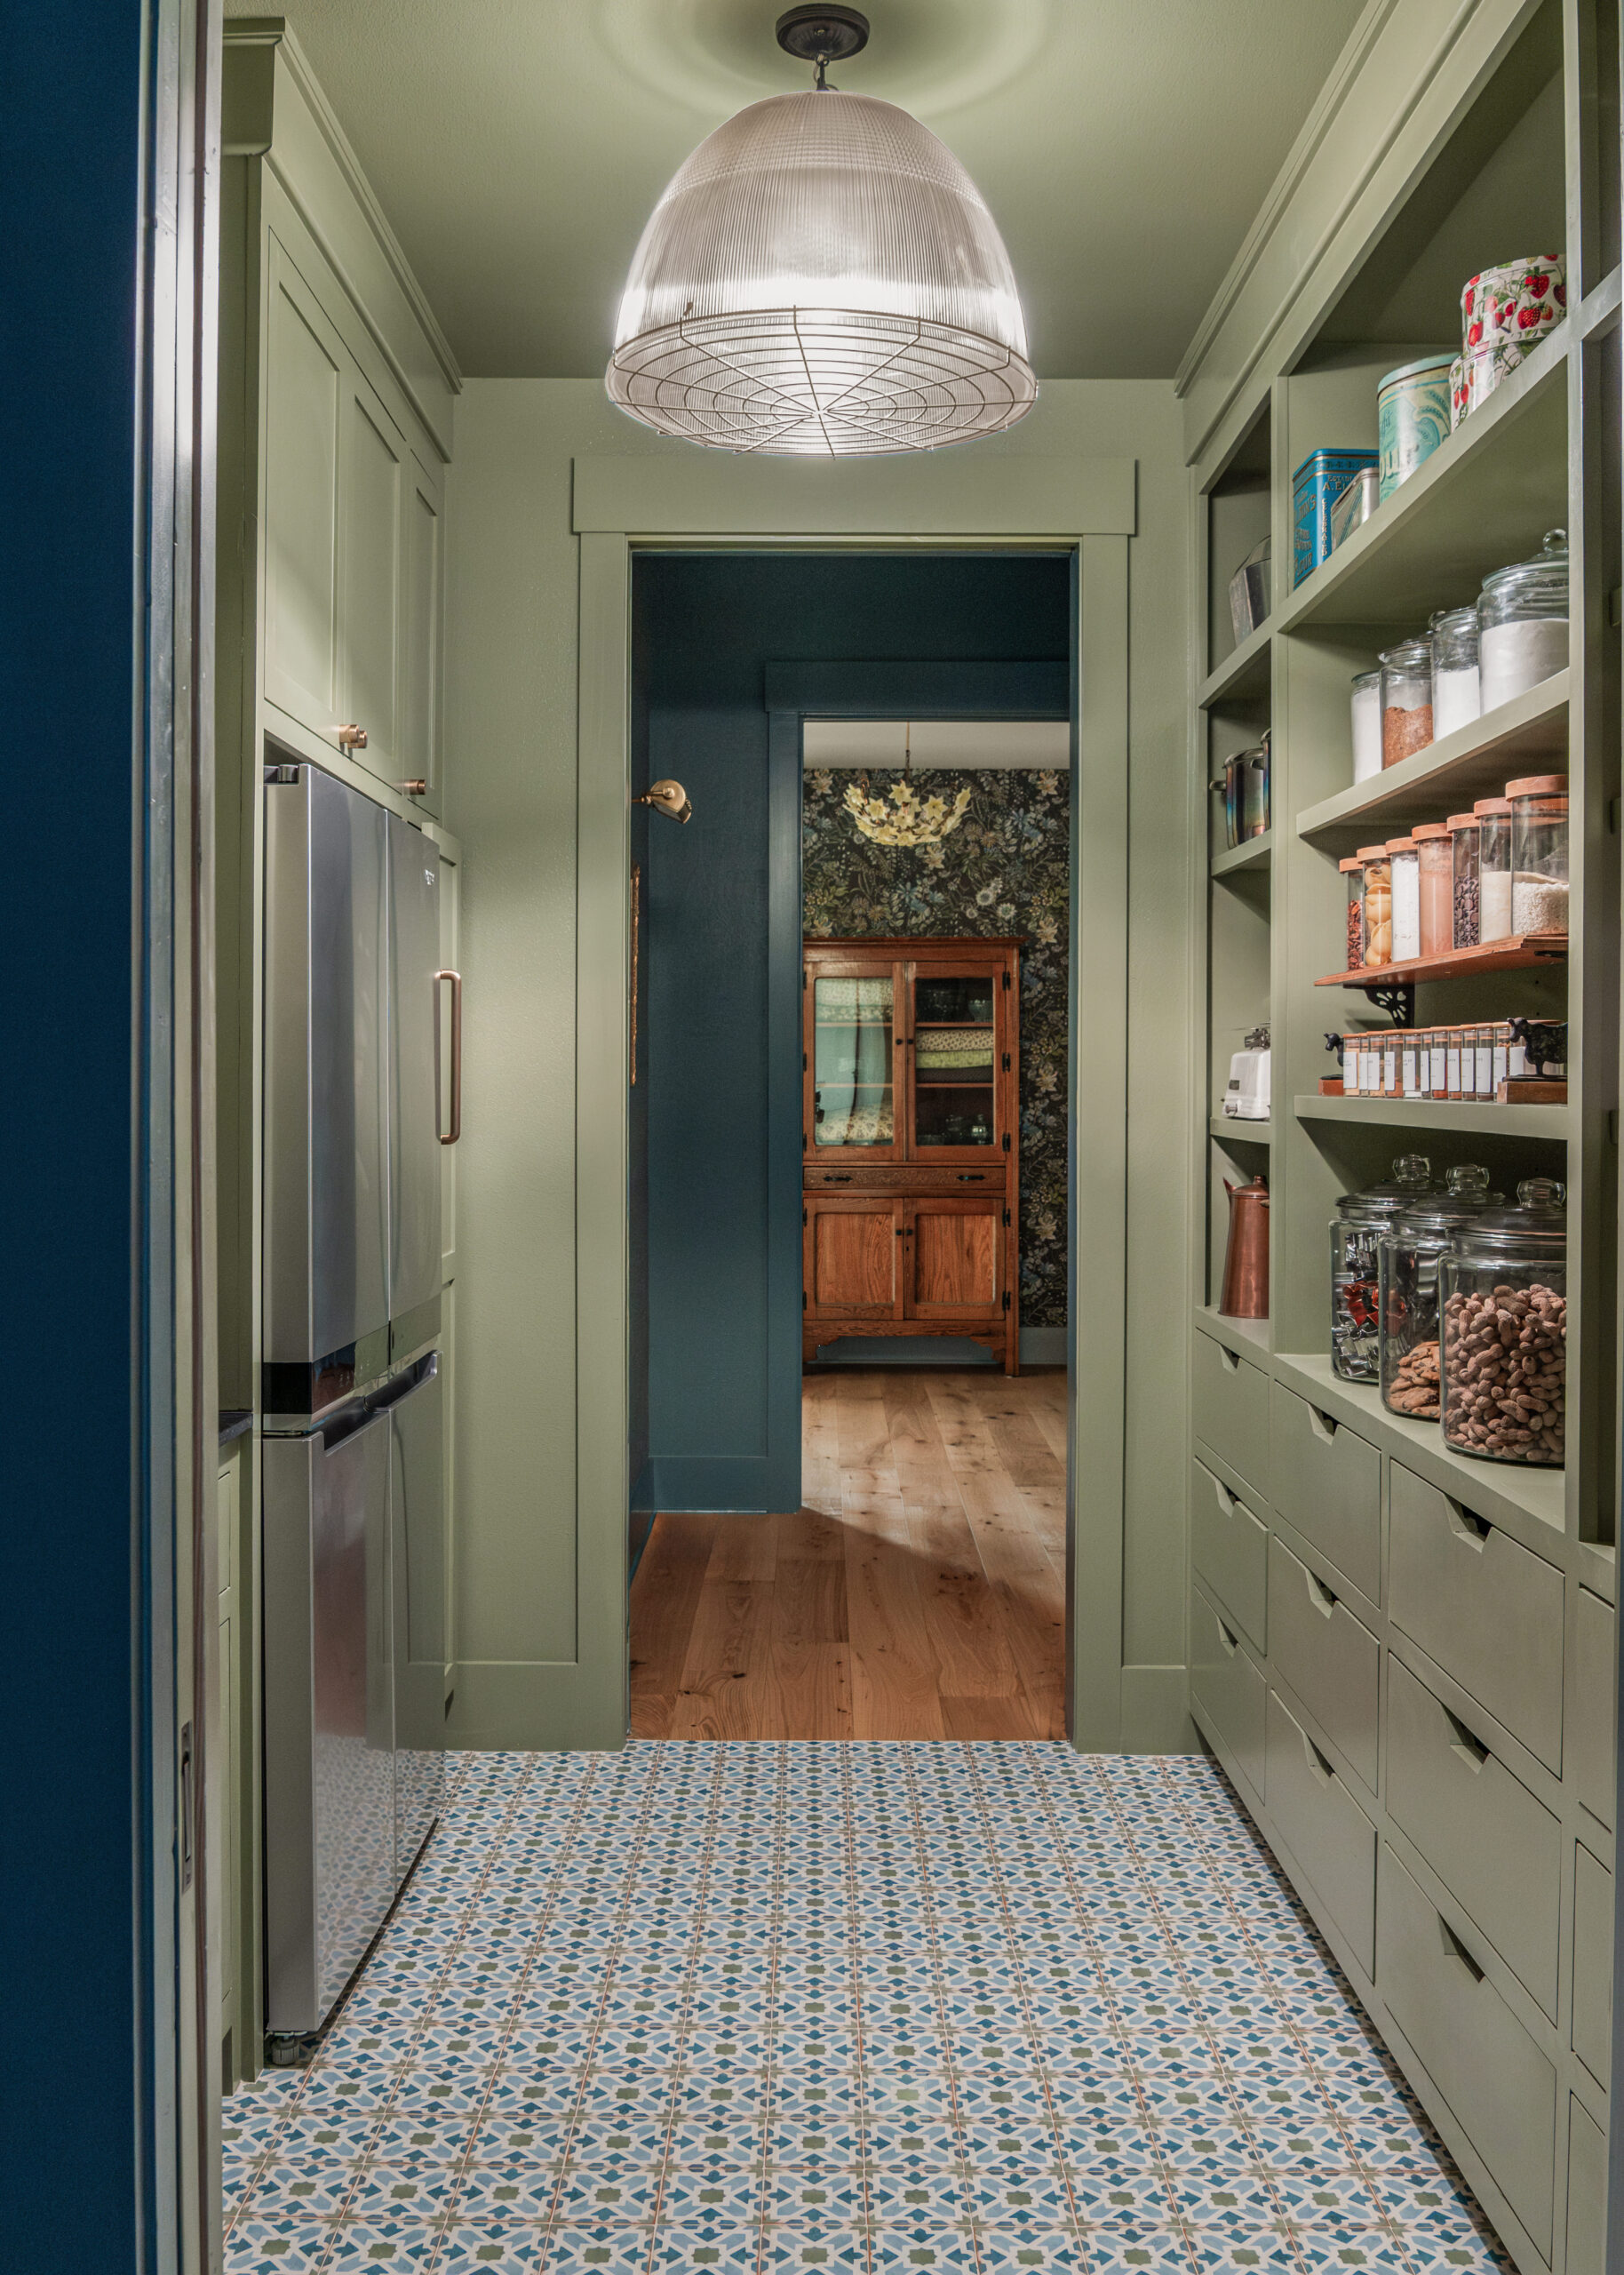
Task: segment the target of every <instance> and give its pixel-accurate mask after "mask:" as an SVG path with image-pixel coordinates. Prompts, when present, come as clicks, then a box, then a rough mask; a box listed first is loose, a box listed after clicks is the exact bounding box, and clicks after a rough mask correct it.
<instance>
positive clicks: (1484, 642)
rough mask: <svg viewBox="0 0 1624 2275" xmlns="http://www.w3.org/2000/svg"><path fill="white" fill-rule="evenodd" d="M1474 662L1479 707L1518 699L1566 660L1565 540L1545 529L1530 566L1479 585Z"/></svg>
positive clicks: (1563, 666) (1562, 534) (1560, 668)
mask: <svg viewBox="0 0 1624 2275" xmlns="http://www.w3.org/2000/svg"><path fill="white" fill-rule="evenodd" d="M1477 619H1478V625H1479V627H1480V628H1479V632H1478V641H1477V661H1478V675H1479V689H1480V692H1481V695H1482V699H1483V708H1484V709H1485V711H1493V709H1494V708H1495V707H1496V706H1497V705H1499V704H1501V703H1509V702H1510V701H1511V700H1512V699H1513V698H1514V697H1516V696H1518V695H1524V694H1526V693H1527V691H1528V690H1529V689H1530V688H1531V687H1537V686H1538V685H1539V683H1540V681H1541V680H1545V679H1549V677H1550V676H1551V675H1552V673H1553V672H1559V671H1564V670H1565V669H1566V667H1567V660H1568V540H1567V531H1565V530H1550V531H1547V533H1546V539H1545V543H1544V546H1543V547H1541V549H1540V552H1539V553H1538V554H1537V555H1535V557H1534V558H1533V559H1532V561H1517V562H1513V563H1512V564H1511V566H1510V567H1509V569H1497V570H1495V571H1494V573H1493V576H1491V577H1485V579H1484V580H1483V592H1482V595H1481V596H1480V598H1479V600H1478V603H1477Z"/></svg>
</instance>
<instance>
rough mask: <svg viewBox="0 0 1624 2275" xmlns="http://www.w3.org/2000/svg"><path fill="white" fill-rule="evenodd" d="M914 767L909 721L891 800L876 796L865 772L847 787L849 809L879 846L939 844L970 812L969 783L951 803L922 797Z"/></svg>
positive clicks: (858, 824)
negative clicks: (917, 789)
mask: <svg viewBox="0 0 1624 2275" xmlns="http://www.w3.org/2000/svg"><path fill="white" fill-rule="evenodd" d="M912 769H913V722H912V720H910V722H909V723H908V730H907V739H906V742H905V744H904V750H903V770H902V776H901V778H900V780H898V781H896V782H893V783H892V785H891V793H890V802H889V803H888V802H887V801H886V800H885V799H884V798H876V797H875V796H873V794H872V792H871V791H870V788H869V779H868V776H867V775H866V774H864V776H863V777H862V778H861V779H860V780H858V781H856V782H853V783H850V784H848V786H847V791H846V810H847V812H848V814H849V815H850V816H851V818H852V819H853V821H854V822H856V826H857V827H858V829H859V830H860V831H861V832H862V834H863V835H864V837H871V838H872V839H873V841H874V842H875V844H876V845H940V843H941V842H942V840H943V838H944V837H947V836H949V835H951V833H952V832H953V831H954V830H956V829H957V828H958V826H959V823H960V822H961V821H962V820H963V819H964V818H965V815H966V814H967V812H968V811H969V806H970V788H969V785H968V783H966V785H965V786H964V788H963V789H962V790H960V791H959V794H958V796H957V797H956V798H955V799H954V800H953V801H952V802H951V804H950V803H949V802H948V801H947V800H946V799H945V798H921V797H920V796H919V794H918V793H917V792H916V791H915V789H914V786H913V778H912Z"/></svg>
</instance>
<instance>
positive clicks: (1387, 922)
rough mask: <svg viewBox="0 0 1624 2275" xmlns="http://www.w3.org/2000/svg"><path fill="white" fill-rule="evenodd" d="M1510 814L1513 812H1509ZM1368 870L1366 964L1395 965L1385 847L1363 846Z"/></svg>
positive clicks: (1361, 852)
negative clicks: (1392, 963)
mask: <svg viewBox="0 0 1624 2275" xmlns="http://www.w3.org/2000/svg"><path fill="white" fill-rule="evenodd" d="M1506 810H1507V812H1508V813H1509V812H1510V808H1509V807H1508V808H1507V809H1506ZM1359 859H1360V861H1361V862H1362V863H1363V865H1364V869H1365V963H1366V964H1367V965H1370V964H1381V963H1391V962H1392V961H1393V865H1392V863H1391V862H1390V861H1389V858H1388V853H1387V848H1386V846H1385V845H1361V846H1360V848H1359Z"/></svg>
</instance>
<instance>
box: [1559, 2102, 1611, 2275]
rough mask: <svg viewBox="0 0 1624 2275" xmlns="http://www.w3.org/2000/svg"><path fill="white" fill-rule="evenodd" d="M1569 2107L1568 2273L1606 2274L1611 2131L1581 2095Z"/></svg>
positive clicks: (1573, 2274)
mask: <svg viewBox="0 0 1624 2275" xmlns="http://www.w3.org/2000/svg"><path fill="white" fill-rule="evenodd" d="M1569 2111H1570V2113H1569V2117H1568V2236H1567V2258H1566V2263H1565V2264H1566V2268H1567V2275H1606V2265H1607V2135H1605V2134H1604V2132H1603V2131H1602V2128H1601V2127H1600V2126H1599V2125H1598V2124H1597V2123H1596V2119H1594V2118H1593V2117H1592V2116H1591V2115H1590V2114H1589V2112H1588V2110H1587V2109H1586V2108H1585V2105H1584V2103H1582V2102H1581V2101H1580V2099H1579V2098H1578V2096H1577V2095H1575V2096H1574V2097H1573V2099H1572V2101H1571V2103H1569Z"/></svg>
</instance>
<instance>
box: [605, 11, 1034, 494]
mask: <svg viewBox="0 0 1624 2275" xmlns="http://www.w3.org/2000/svg"><path fill="white" fill-rule="evenodd" d="M777 33H778V44H779V45H780V46H781V47H783V48H784V49H785V50H786V52H789V53H790V54H792V55H795V56H797V57H799V58H800V59H801V60H803V61H808V62H812V63H815V64H816V67H817V78H816V84H815V86H814V87H813V88H812V89H811V90H810V91H809V92H807V93H805V94H799V95H774V96H772V97H770V98H769V99H768V100H767V101H765V102H759V103H752V104H751V105H750V107H749V108H747V109H745V110H742V111H740V112H738V113H737V115H736V116H735V117H733V118H730V119H729V120H728V123H727V124H726V125H725V126H720V127H718V128H717V130H716V132H715V133H714V134H712V135H711V136H710V137H709V138H708V139H707V140H705V141H704V142H702V143H701V144H700V145H699V148H697V150H696V151H695V152H694V153H693V155H692V156H691V157H689V159H688V160H687V161H686V162H685V164H683V165H681V167H679V169H678V171H677V172H676V174H675V175H674V177H673V180H672V181H671V183H670V185H669V186H668V188H666V191H665V196H663V197H662V198H661V200H660V202H659V204H657V206H656V207H655V209H654V212H653V214H652V215H651V216H650V218H649V226H648V228H646V229H645V230H644V231H643V235H642V242H641V243H640V244H639V246H638V248H637V254H636V258H635V259H633V263H632V271H631V275H630V276H629V277H628V278H627V280H626V289H625V296H624V298H623V299H622V300H621V303H620V317H619V322H618V323H617V327H616V333H615V352H614V355H612V357H611V358H610V360H609V371H608V375H607V384H608V387H609V395H610V396H611V397H612V398H613V400H614V401H615V402H616V403H618V404H619V405H620V407H621V409H622V410H623V411H629V412H630V413H631V414H632V416H633V418H634V419H641V420H642V421H643V422H644V424H645V425H647V426H649V427H655V428H656V429H657V431H658V432H659V433H660V434H662V435H676V436H679V437H681V438H682V439H683V440H685V441H688V442H691V443H705V444H707V445H709V446H710V447H711V448H712V449H714V450H724V451H760V452H763V453H765V454H767V455H768V456H774V457H797V458H860V457H869V456H873V455H875V454H878V453H880V452H883V451H932V450H936V449H939V448H940V447H941V445H942V444H943V443H964V442H969V441H971V440H973V439H974V438H975V436H976V435H994V434H997V433H999V431H1000V430H1001V429H1002V428H1004V427H1012V426H1014V424H1015V420H1016V419H1022V418H1024V416H1025V415H1026V413H1027V411H1030V410H1031V406H1032V404H1033V403H1034V402H1035V400H1036V399H1037V394H1038V382H1037V380H1036V379H1035V377H1034V376H1033V373H1032V368H1031V364H1030V363H1028V362H1027V360H1026V327H1025V323H1024V322H1023V317H1022V315H1021V302H1020V299H1019V296H1018V294H1017V293H1016V291H1015V275H1014V272H1013V270H1012V269H1011V267H1010V265H1009V256H1008V254H1007V252H1006V251H1005V250H1004V242H1003V239H1002V238H1001V237H1000V236H999V233H998V229H997V227H996V226H995V224H994V222H993V220H992V216H991V213H989V212H988V211H987V208H986V206H985V205H984V204H983V202H982V198H981V195H980V192H979V191H978V190H977V189H976V188H975V183H974V182H973V181H972V180H970V177H969V175H968V174H967V172H965V169H964V168H963V166H961V165H960V164H959V161H958V159H957V158H956V157H954V156H953V154H952V152H951V150H949V149H948V148H946V146H945V145H944V144H943V143H941V142H939V141H938V140H936V138H935V135H934V134H932V133H930V132H928V130H927V128H925V127H923V126H921V125H920V124H919V121H918V120H917V119H915V118H911V117H910V116H909V115H908V113H907V112H906V111H904V110H899V109H897V108H896V106H895V105H894V104H892V103H887V102H880V101H879V100H877V99H876V98H875V97H873V96H872V95H848V94H841V93H840V92H837V90H836V89H834V88H832V87H831V86H829V85H828V84H826V82H825V79H824V71H825V68H826V67H827V65H828V64H830V63H831V62H835V61H838V60H840V59H841V58H842V57H844V56H848V55H855V54H856V52H857V51H858V50H859V49H860V48H862V47H864V45H866V44H867V41H868V21H867V19H866V18H865V17H864V16H862V15H860V14H859V13H858V12H857V11H856V9H855V8H845V7H833V6H831V7H821V6H820V7H800V8H792V9H791V10H790V11H789V12H788V13H787V14H786V15H784V16H782V17H780V19H779V20H778V27H777Z"/></svg>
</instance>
